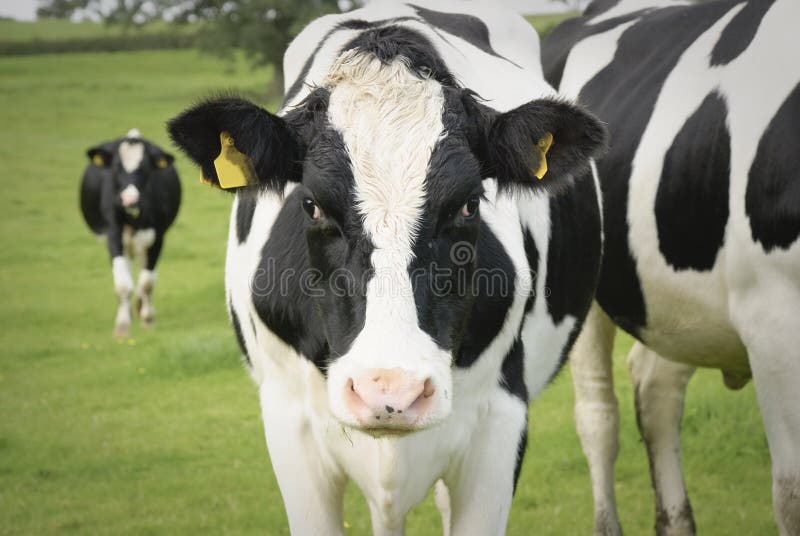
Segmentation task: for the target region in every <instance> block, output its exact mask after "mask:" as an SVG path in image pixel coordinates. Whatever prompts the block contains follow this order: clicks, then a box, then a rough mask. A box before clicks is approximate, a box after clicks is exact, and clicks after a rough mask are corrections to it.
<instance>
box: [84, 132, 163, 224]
mask: <svg viewBox="0 0 800 536" xmlns="http://www.w3.org/2000/svg"><path fill="white" fill-rule="evenodd" d="M86 154H87V155H88V156H89V159H90V160H91V161H92V164H93V165H95V166H99V167H103V168H106V169H107V170H109V171H110V175H111V180H112V181H113V188H114V192H115V204H117V205H119V206H121V207H122V208H123V209H124V210H125V211H126V212H128V213H129V214H131V215H138V213H139V199H140V196H141V193H142V192H143V191H144V190H145V188H147V183H148V182H149V180H150V177H151V176H152V174H153V170H155V169H163V168H166V167H168V166H169V165H171V164H172V161H173V157H172V156H171V155H169V154H168V153H165V152H163V151H161V150H160V149H159V148H158V147H156V146H154V145H152V144H150V143H148V142H147V141H145V140H143V139H142V138H141V136H140V134H139V131H138V130H136V129H132V130H131V131H129V132H128V134H127V135H126V136H125V137H124V138H122V139H119V140H115V141H113V142H108V143H104V144H102V145H99V146H97V147H92V148H91V149H89V150H88V151H87V153H86Z"/></svg>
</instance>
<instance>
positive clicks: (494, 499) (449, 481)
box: [444, 393, 527, 536]
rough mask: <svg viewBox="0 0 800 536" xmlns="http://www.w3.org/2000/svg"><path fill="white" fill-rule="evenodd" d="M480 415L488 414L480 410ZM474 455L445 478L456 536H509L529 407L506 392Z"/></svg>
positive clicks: (487, 418)
mask: <svg viewBox="0 0 800 536" xmlns="http://www.w3.org/2000/svg"><path fill="white" fill-rule="evenodd" d="M479 412H480V413H484V410H482V409H479ZM481 421H482V422H481V424H480V425H479V427H478V428H477V429H476V431H475V433H474V435H473V440H472V442H471V443H470V447H469V449H468V451H467V452H466V453H465V454H464V455H463V457H462V458H460V459H459V460H457V461H454V464H453V466H452V467H451V468H450V469H449V470H448V472H447V474H446V475H445V478H444V481H445V484H446V485H447V489H448V490H449V492H450V509H451V523H452V525H451V533H452V534H453V535H454V536H473V535H474V536H483V535H486V534H505V531H506V524H507V522H508V513H509V510H510V509H511V500H512V498H513V495H514V472H515V469H516V466H517V458H518V456H519V451H518V449H519V444H520V441H521V440H522V437H523V434H524V433H525V432H526V427H527V405H526V404H525V403H524V402H522V401H521V400H520V399H519V398H516V397H514V396H512V395H509V394H506V393H503V394H498V395H496V396H494V397H493V398H492V400H491V401H490V402H489V403H488V409H487V410H485V413H484V415H483V416H482V419H481Z"/></svg>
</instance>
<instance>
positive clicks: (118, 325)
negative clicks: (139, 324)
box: [111, 255, 133, 337]
mask: <svg viewBox="0 0 800 536" xmlns="http://www.w3.org/2000/svg"><path fill="white" fill-rule="evenodd" d="M111 269H112V273H113V275H114V291H115V292H116V293H117V298H118V299H119V304H118V306H117V318H116V320H115V321H114V335H115V336H116V337H127V336H128V334H129V333H130V328H131V302H130V296H131V291H132V290H133V277H132V276H131V265H130V262H128V258H127V257H125V256H124V255H119V256H117V257H114V258H113V259H112V260H111Z"/></svg>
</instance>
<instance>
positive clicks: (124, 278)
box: [80, 129, 181, 337]
mask: <svg viewBox="0 0 800 536" xmlns="http://www.w3.org/2000/svg"><path fill="white" fill-rule="evenodd" d="M86 155H87V156H88V157H89V164H88V166H87V167H86V170H85V171H84V173H83V180H82V181H81V188H80V204H81V212H82V213H83V218H84V220H85V221H86V224H87V225H88V226H89V229H91V231H92V232H93V233H95V235H97V237H98V238H99V239H100V240H102V241H105V242H106V244H107V246H108V253H109V255H110V256H111V266H112V274H113V277H114V290H115V292H116V294H117V298H118V299H119V305H118V308H117V316H116V320H115V322H114V335H115V336H117V337H127V336H128V335H129V332H130V325H131V307H130V296H131V292H132V291H133V290H134V286H133V275H132V273H131V264H130V261H131V260H138V261H139V262H140V263H141V269H140V271H139V280H138V282H137V285H136V289H135V290H136V302H135V305H136V311H137V312H138V314H139V317H140V319H141V322H142V325H143V326H151V325H152V324H153V322H154V321H155V312H156V311H155V307H154V306H153V297H152V294H153V288H154V287H155V284H156V263H157V262H158V258H159V255H160V254H161V248H162V246H163V245H164V234H165V233H166V232H167V229H169V227H170V225H172V222H174V221H175V217H176V216H177V214H178V208H179V207H180V203H181V183H180V180H179V179H178V173H177V172H176V171H175V168H174V167H173V165H172V164H173V161H174V157H173V156H172V155H171V154H169V153H167V152H164V151H163V150H162V149H161V148H159V147H158V146H157V145H155V144H154V143H152V142H150V141H148V140H146V139H144V138H142V137H141V134H140V133H139V131H138V130H137V129H131V130H130V131H129V132H128V133H127V134H126V135H125V136H124V137H122V138H118V139H115V140H112V141H108V142H105V143H101V144H99V145H96V146H94V147H91V148H90V149H88V150H87V151H86Z"/></svg>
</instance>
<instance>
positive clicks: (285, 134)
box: [167, 97, 304, 192]
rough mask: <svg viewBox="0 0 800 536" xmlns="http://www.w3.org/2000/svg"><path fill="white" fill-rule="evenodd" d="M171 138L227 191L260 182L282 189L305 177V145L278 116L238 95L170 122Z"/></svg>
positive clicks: (209, 102) (208, 178)
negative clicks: (289, 182)
mask: <svg viewBox="0 0 800 536" xmlns="http://www.w3.org/2000/svg"><path fill="white" fill-rule="evenodd" d="M167 130H168V131H169V135H170V137H171V138H172V141H173V142H174V143H175V144H176V145H177V146H178V147H179V148H180V149H181V150H182V151H183V152H185V153H186V154H187V155H188V156H189V158H191V159H192V160H194V162H195V163H196V164H197V165H198V166H200V168H201V169H202V172H203V179H204V180H205V181H207V182H209V183H211V184H212V185H214V186H218V187H220V188H223V189H225V190H235V189H238V188H239V187H242V186H254V185H258V186H260V187H262V188H269V189H272V190H275V191H278V192H283V187H284V186H285V185H286V182H287V181H296V182H297V181H300V179H301V177H302V161H303V152H304V149H303V145H302V143H301V142H300V140H299V138H298V136H297V135H296V133H295V132H294V131H293V129H292V128H291V127H290V126H289V125H288V124H287V123H286V122H285V121H284V120H283V119H281V118H280V117H277V116H275V115H273V114H271V113H269V112H267V111H266V110H264V109H263V108H261V107H259V106H256V105H255V104H253V103H251V102H249V101H246V100H244V99H240V98H236V97H221V98H215V99H211V100H207V101H204V102H201V103H200V104H198V105H196V106H194V107H192V108H190V109H188V110H186V111H185V112H183V113H181V114H180V115H178V116H177V117H175V118H173V119H172V120H170V121H169V123H167Z"/></svg>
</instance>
